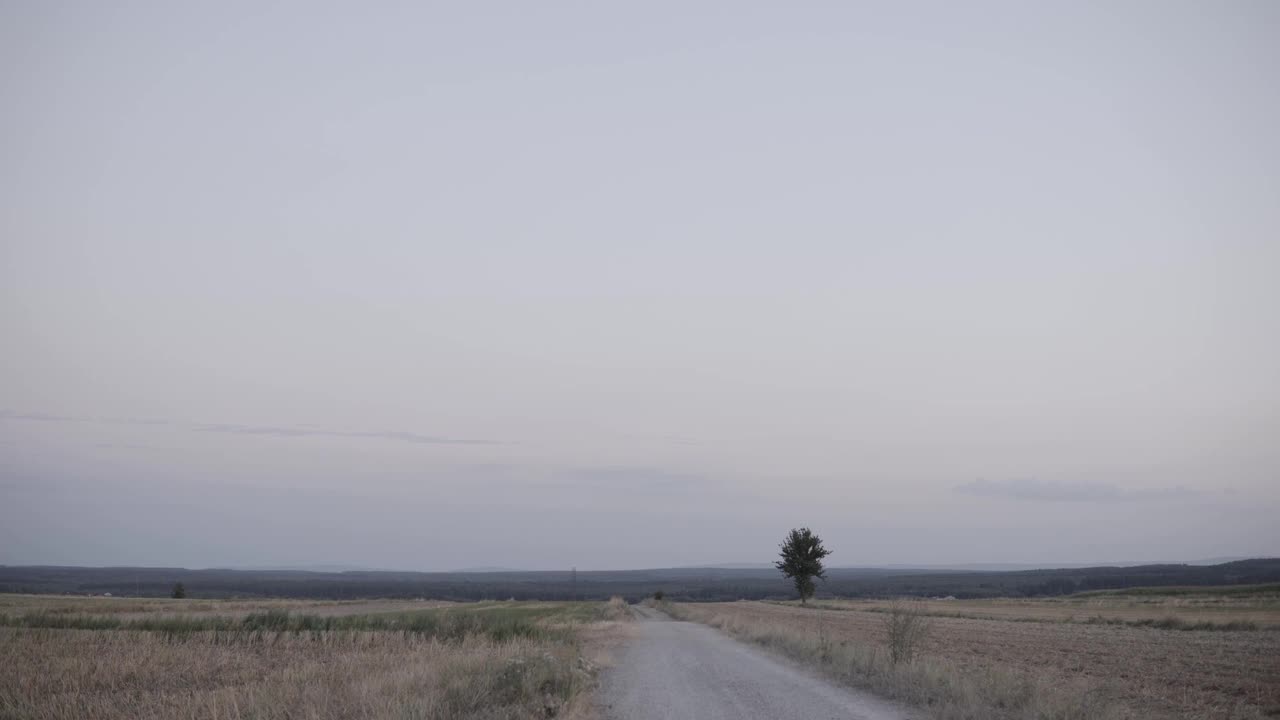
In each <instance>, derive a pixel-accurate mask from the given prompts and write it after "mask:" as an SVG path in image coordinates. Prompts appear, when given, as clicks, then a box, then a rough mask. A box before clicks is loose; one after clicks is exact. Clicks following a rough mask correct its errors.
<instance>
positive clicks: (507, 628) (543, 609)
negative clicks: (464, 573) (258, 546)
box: [0, 602, 604, 642]
mask: <svg viewBox="0 0 1280 720" xmlns="http://www.w3.org/2000/svg"><path fill="white" fill-rule="evenodd" d="M603 612H604V604H603V603H598V602H581V603H536V604H516V603H479V604H476V605H468V606H461V607H450V608H432V609H429V610H414V611H410V612H402V613H377V614H370V615H340V616H320V615H308V614H305V613H291V612H289V611H287V610H267V611H265V612H256V613H249V614H248V615H245V616H243V617H239V618H235V617H225V616H204V617H198V616H197V617H192V616H170V617H151V618H118V617H111V616H109V615H85V614H79V615H75V614H66V613H51V612H28V613H24V614H21V615H0V626H5V627H23V628H44V629H61V630H134V631H142V632H156V633H161V634H163V635H165V636H166V637H169V638H175V639H181V638H183V637H185V636H189V635H192V634H194V633H206V632H213V633H230V634H236V635H245V636H252V637H258V638H262V637H265V636H266V635H267V634H274V633H294V634H301V633H313V634H319V633H327V632H400V633H410V634H414V635H424V636H427V637H433V638H439V639H441V640H444V641H447V642H461V641H462V640H463V639H465V638H468V637H475V636H484V637H487V638H489V639H491V640H494V641H497V642H503V641H507V640H511V639H514V638H534V639H544V638H548V639H549V638H561V637H566V636H567V630H566V629H564V628H563V627H557V625H564V624H570V623H575V622H590V621H593V620H597V619H600V617H601V616H602V614H603Z"/></svg>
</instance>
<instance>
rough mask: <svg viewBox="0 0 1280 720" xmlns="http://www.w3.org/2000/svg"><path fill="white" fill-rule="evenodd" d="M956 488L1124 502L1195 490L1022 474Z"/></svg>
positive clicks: (1043, 499)
mask: <svg viewBox="0 0 1280 720" xmlns="http://www.w3.org/2000/svg"><path fill="white" fill-rule="evenodd" d="M955 491H956V492H958V493H961V494H964V495H975V496H978V497H995V498H1011V499H1014V500H1032V501H1041V502H1124V501H1139V500H1170V499H1177V498H1186V497H1193V496H1195V495H1196V492H1195V491H1194V490H1191V489H1189V488H1186V487H1184V486H1182V485H1178V486H1174V487H1164V488H1142V489H1137V490H1130V489H1126V488H1123V487H1120V486H1119V485H1115V484H1113V483H1093V482H1055V481H1050V480H1038V479H1036V478H1022V479H1016V480H984V479H978V480H974V481H973V482H969V483H965V484H963V485H957V486H956V487H955Z"/></svg>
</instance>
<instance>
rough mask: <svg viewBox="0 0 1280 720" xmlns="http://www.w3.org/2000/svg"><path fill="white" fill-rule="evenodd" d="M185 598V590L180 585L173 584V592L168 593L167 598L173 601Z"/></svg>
mask: <svg viewBox="0 0 1280 720" xmlns="http://www.w3.org/2000/svg"><path fill="white" fill-rule="evenodd" d="M186 596H187V589H186V588H184V587H182V583H174V585H173V590H170V591H169V597H171V598H173V599H174V600H181V599H182V598H184V597H186Z"/></svg>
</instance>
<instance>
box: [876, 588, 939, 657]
mask: <svg viewBox="0 0 1280 720" xmlns="http://www.w3.org/2000/svg"><path fill="white" fill-rule="evenodd" d="M884 627H885V632H886V633H887V634H888V636H889V661H890V662H892V663H893V664H894V665H898V664H899V663H909V662H911V661H912V659H914V658H915V656H916V654H917V653H918V652H919V650H920V645H921V644H922V643H923V642H924V640H925V638H927V637H928V636H929V630H930V629H931V623H930V621H929V618H927V617H926V616H925V615H924V613H922V612H920V609H919V608H917V607H912V606H910V605H907V604H905V603H901V602H896V603H894V604H893V606H892V607H890V608H889V614H888V617H886V618H885V623H884Z"/></svg>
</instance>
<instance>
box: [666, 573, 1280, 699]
mask: <svg viewBox="0 0 1280 720" xmlns="http://www.w3.org/2000/svg"><path fill="white" fill-rule="evenodd" d="M1199 600H1200V601H1199V602H1194V601H1189V599H1188V598H1187V597H1184V596H1177V595H1170V596H1159V595H1142V596H1138V597H1137V598H1136V599H1135V596H1124V595H1118V594H1115V595H1094V596H1089V597H1083V598H1082V597H1076V598H1073V599H1049V600H987V601H972V602H966V601H926V602H923V603H911V604H910V605H911V606H912V607H913V608H914V609H915V610H916V611H918V612H919V613H921V614H922V615H923V616H924V618H923V619H924V620H925V621H926V622H927V624H928V625H929V631H928V634H927V636H926V638H925V639H924V640H923V641H922V643H921V646H920V648H919V652H918V654H917V659H916V660H914V661H912V662H911V663H904V664H900V665H897V666H894V665H893V664H892V663H891V662H890V660H889V653H888V651H887V649H886V646H887V636H886V620H887V619H888V618H889V617H890V614H889V612H888V610H889V608H890V606H889V604H888V603H885V602H871V601H868V602H858V601H824V602H819V603H817V604H816V605H817V606H816V607H814V606H810V607H807V608H802V607H800V606H799V605H796V604H789V603H787V604H783V603H757V602H738V603H715V604H680V605H677V606H675V607H674V608H673V611H674V612H675V613H676V614H678V615H680V616H683V617H685V618H688V619H691V620H697V621H700V622H704V623H708V624H711V625H713V626H715V627H719V628H721V629H723V630H725V631H727V632H729V633H730V634H733V635H736V636H739V637H741V638H743V639H746V640H750V641H754V642H757V643H759V644H761V645H765V646H767V647H770V648H772V649H774V650H777V651H779V652H782V653H784V654H787V655H789V656H791V657H793V658H796V659H799V660H801V661H804V662H808V663H812V664H815V665H818V666H820V667H822V669H823V670H825V671H826V672H828V673H830V674H832V675H833V676H835V677H837V678H839V679H841V680H843V681H845V682H848V683H850V684H854V685H858V686H861V687H866V688H869V689H872V690H875V691H878V692H880V693H882V694H886V695H889V696H892V697H896V698H899V699H903V700H906V701H908V702H911V703H914V704H916V705H919V706H922V707H925V708H927V709H929V711H930V713H931V714H932V715H933V716H935V717H940V718H974V719H975V720H976V719H977V718H1000V717H1008V718H1023V717H1037V718H1079V719H1080V720H1085V719H1086V718H1188V719H1189V718H1197V719H1199V718H1205V719H1208V718H1227V719H1239V720H1244V719H1257V718H1267V717H1276V716H1278V715H1280V631H1277V630H1276V629H1275V628H1276V627H1277V626H1280V617H1278V616H1277V615H1278V613H1280V608H1277V606H1276V602H1275V600H1276V599H1275V597H1274V595H1273V594H1272V595H1268V594H1266V593H1263V594H1259V595H1253V596H1250V595H1237V596H1234V597H1231V598H1230V599H1225V600H1224V599H1223V598H1221V597H1219V598H1217V599H1214V598H1213V597H1211V596H1205V597H1202V598H1200V599H1199ZM1131 602H1132V603H1133V604H1132V605H1131V604H1130V603H1131ZM1097 618H1102V619H1101V620H1099V619H1097ZM1210 620H1212V623H1210V624H1206V623H1209V621H1210ZM1148 621H1150V622H1148ZM1238 623H1245V625H1239V624H1238ZM1241 626H1244V627H1251V628H1256V629H1249V630H1229V629H1223V628H1231V627H1241ZM1187 628H1200V629H1187ZM1208 628H1212V629H1208Z"/></svg>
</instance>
